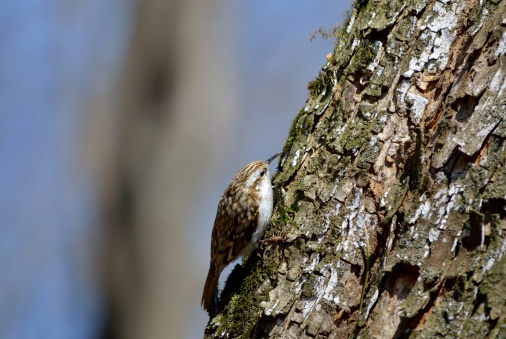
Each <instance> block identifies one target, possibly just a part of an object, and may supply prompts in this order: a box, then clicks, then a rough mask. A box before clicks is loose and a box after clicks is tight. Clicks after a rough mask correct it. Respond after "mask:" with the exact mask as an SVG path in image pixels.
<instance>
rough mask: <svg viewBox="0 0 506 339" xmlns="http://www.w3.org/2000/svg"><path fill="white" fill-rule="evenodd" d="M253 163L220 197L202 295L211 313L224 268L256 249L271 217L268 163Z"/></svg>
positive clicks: (271, 192)
mask: <svg viewBox="0 0 506 339" xmlns="http://www.w3.org/2000/svg"><path fill="white" fill-rule="evenodd" d="M280 154H281V153H278V154H275V155H273V156H272V157H270V158H269V159H268V160H266V161H253V162H250V163H249V164H247V165H245V166H244V167H243V168H242V169H241V170H240V171H239V172H237V174H236V175H235V176H234V178H233V179H232V181H231V182H230V184H229V185H228V187H227V189H226V190H225V192H223V194H222V195H221V198H220V201H219V203H218V208H217V211H216V217H215V220H214V226H213V232H212V236H211V261H210V265H209V271H208V273H207V279H206V282H205V286H204V292H203V294H202V306H203V307H204V309H205V310H206V311H208V312H211V311H212V310H213V308H212V306H213V302H214V297H215V294H216V289H217V285H218V279H219V278H220V273H221V271H223V269H224V268H225V267H226V266H227V265H228V264H230V263H231V262H232V261H234V260H236V259H238V258H239V257H242V256H245V255H248V254H249V253H251V252H252V251H253V250H254V249H255V248H256V247H257V246H258V243H259V241H260V239H261V238H262V236H263V233H264V230H265V227H266V226H267V224H268V223H269V220H270V218H271V216H272V210H273V204H274V198H273V191H272V183H271V174H270V172H269V164H270V163H271V162H272V161H273V160H274V159H276V157H278V156H279V155H280Z"/></svg>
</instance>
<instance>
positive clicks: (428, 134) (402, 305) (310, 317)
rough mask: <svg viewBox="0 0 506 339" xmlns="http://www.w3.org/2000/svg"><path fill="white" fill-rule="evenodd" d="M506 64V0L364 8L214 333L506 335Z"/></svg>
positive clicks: (348, 27)
mask: <svg viewBox="0 0 506 339" xmlns="http://www.w3.org/2000/svg"><path fill="white" fill-rule="evenodd" d="M505 53H506V0H503V1H492V0H490V1H451V0H447V1H444V0H441V1H434V0H432V1H419V0H412V1H406V2H402V1H395V0H393V1H381V0H378V1H361V2H360V1H359V2H358V3H357V4H355V6H354V8H353V10H352V12H351V16H350V18H349V19H348V20H347V22H346V24H345V26H344V27H343V28H342V29H341V30H340V32H339V33H338V36H337V43H336V49H335V52H334V54H333V56H332V57H331V58H330V60H329V62H328V63H327V64H326V65H325V66H324V68H323V70H322V71H321V73H320V75H319V76H318V77H317V79H316V80H315V81H313V82H312V83H311V84H310V86H309V88H310V90H311V95H310V97H309V99H308V101H307V104H306V106H305V107H304V108H303V109H302V110H301V111H300V112H299V114H298V116H297V117H296V118H295V120H294V122H293V126H292V129H291V132H290V136H289V138H288V140H287V143H286V146H285V148H284V153H283V156H282V160H281V164H280V168H279V171H278V173H277V175H276V176H275V180H274V182H275V189H276V191H277V192H278V193H279V194H278V195H279V198H278V203H277V206H276V209H275V213H274V215H273V218H272V220H271V224H270V226H269V228H268V230H267V232H266V235H265V237H266V238H268V237H272V236H278V237H280V238H282V240H281V241H278V242H270V243H265V244H264V245H263V246H262V247H261V248H260V249H259V251H258V252H256V254H255V253H254V254H253V255H251V256H250V257H249V258H248V259H247V260H246V261H245V262H244V264H243V266H242V267H239V268H236V269H235V270H234V271H233V272H232V274H231V276H230V277H229V279H228V282H227V284H226V286H225V291H224V292H223V293H222V294H221V301H220V305H219V312H218V313H217V314H215V315H213V316H212V318H211V320H210V322H209V325H208V327H207V330H206V337H207V338H236V337H241V336H242V337H256V338H261V337H277V338H309V337H311V338H313V337H314V338H327V337H329V338H346V337H357V336H360V337H362V338H363V337H366V338H368V337H374V338H398V337H405V336H408V335H411V337H413V338H418V337H448V338H456V337H468V338H471V337H472V338H476V337H478V338H484V337H500V336H505V335H506V310H505V308H506V257H505V256H504V252H505V250H506V234H505V232H506V203H505V202H506V166H505V159H506V156H505V155H506V149H505V138H506V96H505V94H506V79H505V75H506V67H505V65H506V56H505ZM242 272H246V273H245V274H243V273H242ZM243 275H245V276H243Z"/></svg>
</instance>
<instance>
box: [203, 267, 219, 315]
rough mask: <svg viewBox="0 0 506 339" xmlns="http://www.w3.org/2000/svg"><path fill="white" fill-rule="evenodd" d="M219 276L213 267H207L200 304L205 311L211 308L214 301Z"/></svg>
mask: <svg viewBox="0 0 506 339" xmlns="http://www.w3.org/2000/svg"><path fill="white" fill-rule="evenodd" d="M219 278H220V275H219V274H216V272H215V271H214V270H213V269H211V268H210V269H209V272H208V273H207V279H206V285H205V286H204V293H203V294H202V306H204V309H205V310H206V311H208V312H209V311H210V310H211V306H212V304H213V301H214V296H215V294H216V288H217V287H218V279H219Z"/></svg>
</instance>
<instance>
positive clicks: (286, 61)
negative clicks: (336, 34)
mask: <svg viewBox="0 0 506 339" xmlns="http://www.w3.org/2000/svg"><path fill="white" fill-rule="evenodd" d="M345 5H346V6H348V4H345ZM343 10H344V8H339V7H338V6H337V5H336V4H334V3H332V2H330V1H323V0H322V1H315V2H311V3H301V4H298V6H294V5H293V4H292V3H291V2H289V1H276V2H271V1H267V0H265V1H242V2H225V1H216V2H209V3H207V2H197V1H194V0H191V1H161V0H146V1H142V0H140V1H137V2H136V1H134V0H128V1H103V0H87V1H82V0H74V1H61V0H50V1H40V0H38V1H37V0H20V1H10V2H3V3H2V4H1V5H0V32H1V34H0V46H1V53H0V70H1V71H0V78H1V80H2V81H1V82H0V86H1V90H0V103H1V107H2V108H1V111H0V112H1V113H0V136H1V137H2V139H1V142H0V161H1V165H0V196H1V202H0V225H1V226H0V227H2V236H1V237H0V259H1V261H2V266H1V267H2V268H3V269H2V271H1V272H0V337H1V338H16V339H18V338H97V337H101V336H102V337H116V338H138V337H142V338H159V337H163V338H167V337H169V338H184V337H186V338H195V337H201V336H202V333H203V331H204V327H205V323H206V321H207V315H206V314H205V313H204V312H203V311H202V310H200V296H201V290H202V286H203V282H204V279H205V274H206V272H207V265H208V260H209V242H210V234H211V228H212V223H213V219H214V213H215V208H216V205H217V202H218V199H219V196H220V195H221V192H222V191H223V189H224V188H225V187H226V185H227V184H228V182H229V180H230V179H231V178H232V176H233V175H234V174H235V172H236V171H237V170H238V169H239V168H240V167H241V166H242V165H243V164H245V163H247V162H249V161H252V160H257V159H265V158H266V157H268V156H270V155H272V154H273V153H275V152H276V151H279V150H280V149H281V147H282V145H283V143H284V140H285V138H286V135H287V133H288V128H289V126H290V123H291V120H292V119H293V117H294V116H295V113H296V112H297V111H298V110H299V108H300V107H301V106H302V104H303V103H304V100H305V98H306V96H307V90H306V84H307V81H308V80H309V79H312V78H314V75H315V74H317V72H318V69H319V68H320V67H321V65H322V64H323V63H324V62H325V55H326V54H327V53H328V52H329V51H331V50H332V42H331V41H322V40H316V41H315V42H314V43H313V44H310V43H309V41H308V37H309V34H310V32H312V31H315V30H317V29H318V28H319V27H320V26H324V27H332V26H333V25H334V24H335V23H336V22H337V21H339V20H340V19H341V18H342V14H341V13H342V12H343Z"/></svg>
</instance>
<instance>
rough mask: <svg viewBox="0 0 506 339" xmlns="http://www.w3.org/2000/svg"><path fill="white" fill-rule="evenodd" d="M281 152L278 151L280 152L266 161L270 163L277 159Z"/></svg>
mask: <svg viewBox="0 0 506 339" xmlns="http://www.w3.org/2000/svg"><path fill="white" fill-rule="evenodd" d="M280 154H281V153H278V154H275V155H273V156H272V157H270V158H269V159H267V160H266V161H265V162H266V163H267V165H268V164H270V163H271V161H272V160H274V159H276V158H277V157H278V156H279V155H280Z"/></svg>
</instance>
